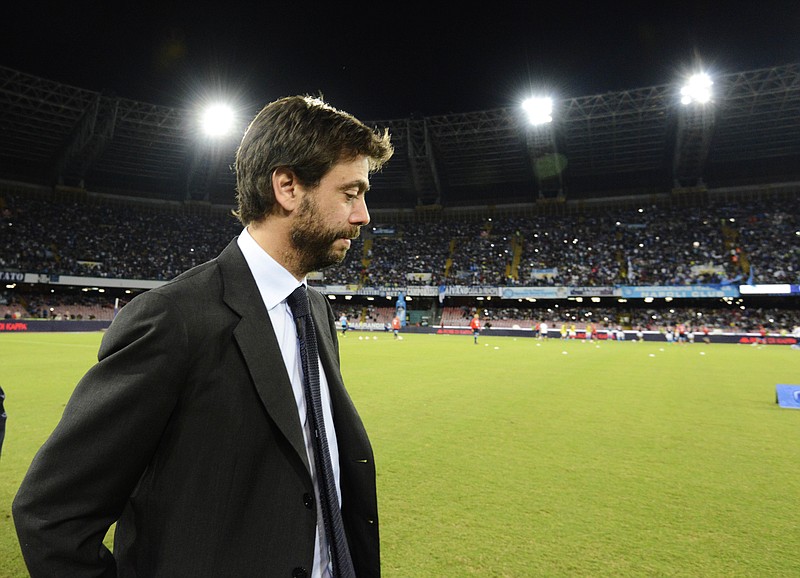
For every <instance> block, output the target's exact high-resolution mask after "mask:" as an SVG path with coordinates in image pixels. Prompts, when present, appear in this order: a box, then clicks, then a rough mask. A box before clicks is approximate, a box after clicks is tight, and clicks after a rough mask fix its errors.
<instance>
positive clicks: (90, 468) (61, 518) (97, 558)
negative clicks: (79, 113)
mask: <svg viewBox="0 0 800 578" xmlns="http://www.w3.org/2000/svg"><path fill="white" fill-rule="evenodd" d="M391 154H392V147H391V144H390V142H389V135H388V133H386V132H384V133H383V134H380V133H378V132H376V131H373V130H372V129H370V128H368V127H366V126H365V125H364V124H362V123H361V122H360V121H358V120H356V119H355V118H353V117H352V116H351V115H349V114H347V113H344V112H341V111H338V110H336V109H334V108H332V107H330V106H329V105H327V104H326V103H324V102H322V101H321V100H319V99H314V98H310V97H289V98H285V99H281V100H278V101H275V102H273V103H271V104H269V105H267V106H266V107H265V108H264V109H263V110H262V111H261V112H260V113H259V114H258V115H257V116H256V118H255V119H254V120H253V122H252V123H251V124H250V127H249V128H248V129H247V132H246V133H245V136H244V138H243V139H242V143H241V145H240V147H239V150H238V151H237V156H236V173H237V200H238V212H237V216H238V217H239V219H240V220H241V221H242V223H243V225H244V226H245V228H244V229H243V231H242V233H241V235H240V236H239V237H237V238H236V239H234V240H233V241H232V242H231V243H230V245H228V247H227V248H225V249H224V250H223V251H222V253H221V254H220V255H219V256H218V257H217V258H216V259H214V260H212V261H210V262H208V263H205V264H203V265H200V266H199V267H196V268H194V269H192V270H190V271H188V272H186V273H184V274H182V275H180V276H179V277H177V278H176V279H174V280H173V281H171V282H170V283H168V284H166V285H164V286H162V287H160V288H158V289H154V290H151V291H148V292H147V293H144V294H142V295H140V296H138V297H137V298H135V299H133V300H132V301H131V302H130V303H129V304H128V305H127V306H125V307H124V308H123V309H122V310H121V311H120V313H119V315H118V316H117V318H116V319H115V320H114V322H113V323H112V325H111V327H110V329H109V330H108V332H107V333H106V335H105V337H104V338H103V342H102V345H101V347H100V352H99V354H98V360H99V362H98V363H97V364H96V365H95V366H94V367H93V368H91V369H90V370H89V371H88V373H87V374H86V375H85V376H84V377H83V379H82V380H81V381H80V383H79V384H78V386H77V387H76V389H75V392H74V393H73V396H72V398H71V399H70V401H69V403H68V404H67V407H66V409H65V411H64V415H63V417H62V419H61V421H60V423H59V424H58V426H57V427H56V429H55V431H54V432H53V434H52V436H51V437H50V438H49V439H48V441H47V442H46V443H45V444H44V446H43V447H42V448H41V449H40V451H39V452H38V453H37V455H36V457H35V458H34V460H33V463H32V464H31V467H30V470H29V471H28V474H27V475H26V477H25V479H24V481H23V483H22V486H21V488H20V490H19V492H18V494H17V496H16V498H15V500H14V506H13V512H14V521H15V523H16V528H17V533H18V535H19V540H20V545H21V548H22V553H23V555H24V557H25V561H26V563H27V565H28V568H29V570H30V573H31V576H33V577H34V578H38V577H56V576H72V577H77V576H108V577H111V576H120V577H128V576H131V577H133V576H138V577H148V578H149V577H155V576H166V577H169V578H177V577H181V576H186V577H192V578H197V577H204V576H208V577H214V578H219V577H226V576H230V577H237V578H244V577H249V576H253V577H255V576H259V577H271V576H277V577H286V578H289V577H291V576H295V577H302V576H310V577H314V576H320V577H325V576H331V575H333V576H339V575H344V574H341V573H339V572H338V571H336V570H337V568H335V567H334V565H333V563H332V562H331V561H330V557H331V550H330V548H329V546H330V545H329V544H328V541H329V540H328V539H327V537H326V533H325V532H324V531H322V529H321V528H322V525H323V520H322V516H321V513H320V508H319V507H318V504H319V496H320V494H319V490H320V488H319V487H318V486H319V484H318V483H317V482H318V476H317V474H316V467H315V465H314V463H315V462H314V455H313V454H314V452H315V450H314V444H313V443H312V440H311V439H310V436H311V433H310V429H309V424H308V419H307V416H308V414H307V409H306V408H307V406H306V399H305V396H304V390H303V384H302V379H303V377H302V373H303V370H302V369H300V366H299V360H300V354H299V351H298V334H297V332H296V327H295V324H294V323H293V318H292V315H291V311H290V310H289V308H288V306H287V302H286V299H287V296H288V295H289V293H291V292H293V290H295V289H296V288H297V287H298V286H299V285H301V284H304V283H305V277H306V275H307V274H308V273H309V272H311V271H314V270H318V269H320V268H322V267H326V266H329V265H331V264H334V263H337V262H340V261H341V260H342V259H343V258H344V256H345V254H346V252H347V249H348V248H349V246H350V240H351V239H352V238H354V237H356V236H358V233H359V228H360V227H361V226H363V225H365V224H367V223H368V222H369V214H368V212H367V208H366V203H365V198H364V195H365V193H366V191H367V189H368V188H369V175H370V174H371V173H372V172H373V171H375V170H378V169H379V168H380V167H381V166H382V164H383V163H384V162H386V161H387V160H388V159H389V158H390V157H391ZM308 297H309V301H310V308H311V315H312V318H313V321H314V325H315V327H316V340H317V342H318V349H319V363H318V364H319V367H320V369H321V371H320V378H321V380H320V381H321V387H320V390H321V397H322V401H323V406H324V414H325V419H324V421H325V425H326V429H325V432H326V437H327V440H328V442H329V447H330V454H331V458H332V460H331V461H332V462H333V469H334V470H335V473H336V478H338V480H337V487H336V490H337V491H338V492H339V498H340V507H341V518H342V521H343V525H344V529H345V533H346V540H347V545H348V547H349V553H350V557H351V558H352V564H353V568H354V569H355V574H356V575H357V576H359V577H369V576H379V575H380V556H379V539H378V517H377V499H376V493H375V466H374V462H373V454H372V449H371V446H370V443H369V440H368V438H367V434H366V432H365V430H364V427H363V424H362V422H361V420H360V418H359V416H358V414H357V412H356V409H355V407H354V406H353V403H352V401H351V399H350V397H349V395H348V394H347V391H346V390H345V388H344V384H343V383H342V377H341V374H340V371H339V350H338V341H337V335H336V328H335V322H334V316H333V312H332V310H331V308H330V306H329V305H328V302H327V299H325V298H324V296H322V295H320V294H319V293H318V292H316V291H314V290H313V289H309V290H308ZM114 522H117V526H116V533H115V537H114V552H113V555H112V553H111V552H109V551H108V550H107V549H106V548H105V547H104V546H103V544H102V541H103V537H104V535H105V534H106V531H107V530H108V528H109V527H110V526H111V524H113V523H114Z"/></svg>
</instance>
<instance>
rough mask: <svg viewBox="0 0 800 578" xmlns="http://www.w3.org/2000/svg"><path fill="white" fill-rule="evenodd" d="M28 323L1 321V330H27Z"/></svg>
mask: <svg viewBox="0 0 800 578" xmlns="http://www.w3.org/2000/svg"><path fill="white" fill-rule="evenodd" d="M27 330H28V324H27V323H22V322H21V321H6V322H2V321H0V331H27Z"/></svg>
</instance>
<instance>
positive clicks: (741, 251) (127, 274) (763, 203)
mask: <svg viewBox="0 0 800 578" xmlns="http://www.w3.org/2000/svg"><path fill="white" fill-rule="evenodd" d="M797 201H798V197H797V195H796V194H795V195H794V196H792V197H783V198H775V197H767V198H762V199H761V200H758V201H739V202H723V201H709V202H707V203H705V204H703V205H700V206H697V205H696V206H690V207H689V206H686V207H681V206H679V205H678V204H664V205H656V204H651V203H648V202H646V201H645V200H644V199H642V202H641V203H640V204H639V205H630V206H629V207H627V208H624V207H617V208H612V207H606V208H596V209H594V210H591V211H585V212H579V213H576V214H562V215H559V216H557V217H554V216H540V215H539V216H537V215H529V216H522V215H520V216H493V217H486V216H485V217H483V218H478V217H472V218H444V217H442V218H439V219H436V220H433V221H404V222H400V221H391V220H385V219H384V218H382V217H379V216H373V222H372V223H370V225H369V226H367V227H364V229H363V230H362V235H361V237H360V238H359V239H357V240H355V241H354V242H353V245H352V247H351V249H350V253H349V255H348V258H347V259H346V260H345V261H344V262H343V263H342V264H340V265H338V266H335V267H332V268H330V269H326V270H325V271H323V272H321V273H320V275H319V276H316V277H314V279H313V282H315V283H322V284H326V285H342V284H357V285H361V286H369V287H405V286H408V285H433V286H438V285H439V284H441V283H447V284H448V285H486V286H527V287H535V286H548V285H549V286H572V287H576V286H611V285H616V284H622V285H673V286H674V285H691V284H714V283H723V284H724V283H729V282H733V283H738V282H741V283H745V282H747V281H748V280H751V281H754V282H756V283H760V284H763V283H794V284H797V283H800V274H799V273H798V267H799V264H800V203H798V202H797ZM0 209H1V210H2V223H1V225H2V227H1V229H0V230H1V231H2V232H0V244H1V246H2V247H3V249H2V252H0V270H3V271H18V272H22V273H38V274H45V275H77V276H83V277H109V278H121V279H151V280H167V279H171V278H172V277H175V276H176V275H178V274H179V273H181V272H183V271H185V270H187V269H189V268H190V267H192V266H194V265H198V264H200V263H202V262H204V261H206V260H208V259H211V258H213V257H215V256H216V255H217V254H218V253H219V251H220V250H221V249H222V248H223V247H224V246H225V245H226V244H227V243H228V242H230V240H231V239H232V238H233V237H234V236H236V235H237V234H238V233H239V232H240V230H241V225H240V224H239V223H238V221H237V220H236V219H235V218H234V217H233V216H232V215H231V214H230V212H226V211H223V210H216V211H214V210H208V211H206V212H204V213H203V214H201V213H200V212H198V211H193V210H191V209H192V208H191V206H187V205H179V204H176V205H163V204H162V205H147V204H137V205H133V204H123V203H120V202H116V201H115V202H108V201H105V200H102V199H98V198H92V197H84V198H83V199H82V200H81V199H78V198H77V197H75V198H72V199H66V198H58V197H57V196H53V195H50V196H42V195H36V194H26V193H23V192H8V191H7V192H5V193H3V194H2V197H0Z"/></svg>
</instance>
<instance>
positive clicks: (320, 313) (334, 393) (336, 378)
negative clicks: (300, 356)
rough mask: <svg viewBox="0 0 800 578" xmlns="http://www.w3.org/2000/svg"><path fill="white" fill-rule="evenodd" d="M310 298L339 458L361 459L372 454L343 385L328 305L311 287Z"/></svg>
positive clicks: (358, 418) (362, 427)
mask: <svg viewBox="0 0 800 578" xmlns="http://www.w3.org/2000/svg"><path fill="white" fill-rule="evenodd" d="M308 295H309V299H310V301H311V314H312V316H313V318H314V325H315V327H316V329H317V344H318V346H319V357H320V360H321V361H322V367H323V369H324V370H325V376H326V377H327V379H328V389H329V390H330V394H331V403H332V405H333V421H334V424H335V426H336V438H337V442H338V445H339V453H340V457H341V458H347V459H354V460H359V459H364V458H366V457H367V453H371V449H370V448H371V446H370V444H369V439H368V438H367V432H366V430H365V429H364V426H363V424H362V422H361V418H360V417H359V416H358V412H357V411H356V408H355V406H354V405H353V401H352V400H351V399H350V395H349V394H348V393H347V390H346V389H345V387H344V382H343V380H342V374H341V370H340V364H339V356H338V353H337V350H338V347H337V346H338V344H335V343H334V341H333V340H334V339H335V338H336V332H335V330H334V331H331V328H330V319H329V318H328V307H329V306H328V304H327V302H326V299H325V297H324V296H322V295H320V294H319V293H318V292H317V291H315V290H313V289H311V290H309V292H308Z"/></svg>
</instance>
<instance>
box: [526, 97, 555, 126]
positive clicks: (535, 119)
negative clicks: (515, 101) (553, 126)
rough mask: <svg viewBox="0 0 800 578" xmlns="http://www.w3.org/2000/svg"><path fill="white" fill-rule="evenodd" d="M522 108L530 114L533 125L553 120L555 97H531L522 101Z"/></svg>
mask: <svg viewBox="0 0 800 578" xmlns="http://www.w3.org/2000/svg"><path fill="white" fill-rule="evenodd" d="M522 110H524V111H525V114H527V115H528V121H529V122H530V123H531V124H532V125H540V124H547V123H549V122H553V99H552V98H549V97H538V96H537V97H531V98H529V99H527V100H525V101H524V102H523V103H522Z"/></svg>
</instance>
